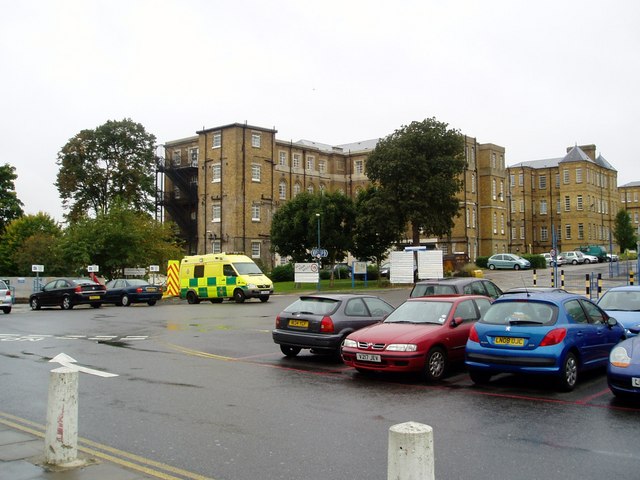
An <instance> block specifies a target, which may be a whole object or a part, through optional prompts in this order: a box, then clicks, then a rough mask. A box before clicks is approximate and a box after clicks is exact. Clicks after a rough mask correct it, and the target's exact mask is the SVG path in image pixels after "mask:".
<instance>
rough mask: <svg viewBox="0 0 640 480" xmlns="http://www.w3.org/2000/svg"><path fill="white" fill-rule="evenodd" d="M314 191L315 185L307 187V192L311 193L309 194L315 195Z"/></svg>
mask: <svg viewBox="0 0 640 480" xmlns="http://www.w3.org/2000/svg"><path fill="white" fill-rule="evenodd" d="M313 190H314V188H313V183H310V184H309V185H308V186H307V192H309V193H313Z"/></svg>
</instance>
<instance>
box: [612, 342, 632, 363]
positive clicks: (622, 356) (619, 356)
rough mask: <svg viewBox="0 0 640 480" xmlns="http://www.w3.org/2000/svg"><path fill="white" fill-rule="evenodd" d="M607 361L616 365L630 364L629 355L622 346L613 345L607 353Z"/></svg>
mask: <svg viewBox="0 0 640 480" xmlns="http://www.w3.org/2000/svg"><path fill="white" fill-rule="evenodd" d="M609 363H611V365H614V366H616V367H622V368H627V367H628V366H629V365H630V364H631V357H629V353H627V349H626V348H624V347H615V348H614V349H613V350H611V353H610V354H609Z"/></svg>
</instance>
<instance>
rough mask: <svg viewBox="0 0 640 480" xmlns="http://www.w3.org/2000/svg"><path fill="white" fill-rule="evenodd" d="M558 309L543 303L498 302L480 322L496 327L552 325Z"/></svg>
mask: <svg viewBox="0 0 640 480" xmlns="http://www.w3.org/2000/svg"><path fill="white" fill-rule="evenodd" d="M557 311H558V307H556V306H555V305H552V304H549V303H542V302H526V301H522V302H519V301H516V302H496V303H494V304H492V305H491V306H490V307H489V309H488V310H487V312H486V313H485V314H484V315H483V316H482V319H481V320H480V321H481V322H482V323H491V324H494V325H552V324H554V323H555V321H556V317H557Z"/></svg>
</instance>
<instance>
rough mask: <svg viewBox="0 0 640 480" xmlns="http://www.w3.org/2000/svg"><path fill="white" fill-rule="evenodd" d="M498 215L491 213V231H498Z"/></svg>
mask: <svg viewBox="0 0 640 480" xmlns="http://www.w3.org/2000/svg"><path fill="white" fill-rule="evenodd" d="M497 224H498V215H497V214H496V213H495V212H494V214H493V233H498V226H497Z"/></svg>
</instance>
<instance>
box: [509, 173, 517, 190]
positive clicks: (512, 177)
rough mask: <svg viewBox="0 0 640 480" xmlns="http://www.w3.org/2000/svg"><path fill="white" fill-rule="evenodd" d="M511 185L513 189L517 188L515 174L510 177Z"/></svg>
mask: <svg viewBox="0 0 640 480" xmlns="http://www.w3.org/2000/svg"><path fill="white" fill-rule="evenodd" d="M509 185H510V186H511V187H515V186H516V176H515V175H514V174H513V173H512V174H511V175H509Z"/></svg>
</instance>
